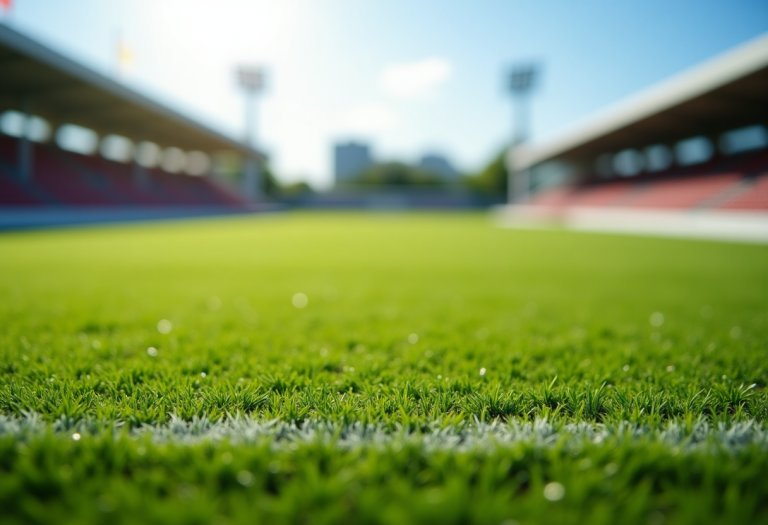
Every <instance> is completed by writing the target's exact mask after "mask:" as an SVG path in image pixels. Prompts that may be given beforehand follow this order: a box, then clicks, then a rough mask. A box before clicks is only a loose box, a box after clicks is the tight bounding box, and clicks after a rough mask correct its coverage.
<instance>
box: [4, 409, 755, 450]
mask: <svg viewBox="0 0 768 525" xmlns="http://www.w3.org/2000/svg"><path fill="white" fill-rule="evenodd" d="M110 433H111V434H113V436H114V437H115V438H118V439H124V438H127V439H150V440H151V441H153V442H155V443H176V444H188V445H194V444H198V443H202V442H213V443H220V442H225V441H226V442H229V443H231V444H237V445H240V444H243V445H248V444H263V443H265V442H269V443H270V444H271V445H272V446H274V447H277V448H292V447H295V446H296V445H298V444H317V443H321V444H332V445H334V446H335V447H338V448H339V449H342V450H348V449H355V448H367V447H379V448H390V447H394V448H399V447H403V446H416V447H420V448H423V449H424V450H425V451H437V450H453V451H466V452H471V451H481V450H492V449H493V448H494V447H504V446H514V445H519V444H524V445H529V446H534V447H537V448H553V447H564V448H566V449H570V450H578V449H579V448H582V447H583V446H588V445H601V444H607V443H615V444H621V443H655V444H660V445H664V446H666V447H670V448H675V449H676V450H678V451H682V452H695V451H705V452H709V451H712V452H714V451H726V452H731V453H733V452H738V451H739V450H741V449H744V448H747V447H757V448H759V449H760V450H762V451H768V430H766V428H765V427H764V425H763V424H761V423H759V422H756V421H755V420H746V421H735V422H731V423H723V422H719V423H710V422H708V421H707V420H706V419H704V418H699V419H698V420H696V421H688V422H686V421H681V420H671V421H667V422H665V423H662V424H660V425H659V426H657V427H650V426H648V425H641V424H637V423H630V422H626V421H623V422H614V423H605V424H603V423H589V422H579V423H564V422H561V423H553V422H550V421H548V420H547V419H546V418H540V419H535V420H534V421H519V420H516V419H512V420H510V421H508V422H501V421H492V422H482V421H479V420H477V419H475V420H474V421H472V422H462V423H459V424H447V425H446V424H445V423H441V422H439V421H435V422H433V423H431V424H429V425H427V427H426V428H422V429H416V430H414V429H409V428H405V427H402V426H398V427H397V428H395V429H394V430H390V429H386V428H385V427H384V426H382V425H375V424H367V425H366V424H363V423H360V422H355V423H350V424H343V423H335V422H327V421H321V420H308V421H304V422H301V423H297V422H285V421H279V420H270V421H265V420H259V419H254V418H250V417H227V418H222V419H220V420H218V421H212V420H210V419H208V418H206V417H195V418H193V419H192V420H191V421H184V420H182V419H180V418H178V417H176V416H171V418H170V420H169V421H168V422H167V423H164V424H155V425H141V426H139V427H135V428H132V429H127V428H123V424H122V422H119V421H118V422H114V421H113V422H110V421H106V420H101V421H99V420H96V419H81V420H72V419H67V418H65V417H63V416H62V417H61V418H59V419H58V420H56V421H54V422H46V421H44V420H43V418H42V417H41V416H40V415H38V414H34V413H27V414H25V415H24V416H23V417H16V416H6V415H0V437H4V436H5V437H12V438H15V439H16V440H19V441H30V440H34V439H35V438H38V437H41V436H45V435H50V434H53V435H55V436H59V437H63V438H70V439H73V440H75V441H79V440H80V439H83V438H85V437H88V436H94V437H103V436H107V435H109V434H110Z"/></svg>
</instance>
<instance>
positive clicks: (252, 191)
mask: <svg viewBox="0 0 768 525" xmlns="http://www.w3.org/2000/svg"><path fill="white" fill-rule="evenodd" d="M0 77H2V79H3V81H2V82H1V83H0V131H2V134H0V227H3V226H6V227H18V226H24V225H31V226H33V225H37V224H51V223H59V222H60V223H72V222H102V221H109V220H128V219H141V218H157V217H168V216H173V217H176V216H188V215H192V216H194V215H209V214H218V213H231V212H247V211H253V210H257V209H262V208H264V207H265V206H266V205H264V204H263V203H259V199H258V192H257V191H256V190H257V187H256V184H257V181H255V180H250V181H249V182H250V183H251V184H252V185H254V187H253V188H244V187H243V186H242V185H237V184H236V183H235V182H231V181H230V182H227V181H226V180H224V179H223V178H221V177H218V176H216V175H215V174H214V167H213V162H212V159H214V158H215V156H216V155H225V156H227V158H230V159H232V158H234V159H236V163H235V165H236V166H238V165H246V164H247V163H248V162H251V163H253V164H258V163H261V162H263V161H264V160H265V157H264V155H263V154H262V153H260V152H259V151H257V150H255V149H253V148H251V147H249V146H247V145H246V144H244V143H242V142H239V141H236V140H233V139H231V138H229V137H227V136H224V135H222V134H220V133H218V132H217V131H215V130H212V129H210V128H208V127H206V126H204V125H202V124H200V123H198V122H195V121H194V120H192V119H190V118H188V117H187V116H185V115H183V114H181V113H179V112H177V111H174V110H172V109H170V108H168V107H166V106H164V105H162V104H160V103H158V102H156V101H154V100H152V99H150V98H148V97H146V96H144V95H142V94H140V93H138V92H136V91H135V90H132V89H130V88H128V87H126V86H125V85H123V84H121V83H119V82H117V81H115V80H113V79H111V78H108V77H106V76H104V75H102V74H100V73H98V72H96V71H94V70H92V69H89V68H87V67H85V66H84V65H82V64H80V63H77V62H75V61H73V60H71V59H69V58H67V57H65V56H63V55H61V54H60V53H58V52H56V51H54V50H52V49H50V48H49V47H46V46H44V45H42V44H41V43H39V42H36V41H34V40H33V39H31V38H29V37H27V36H25V35H23V34H21V33H19V32H17V31H15V30H13V29H11V28H9V27H7V26H5V25H2V24H0ZM238 159H239V161H238ZM253 164H251V165H253Z"/></svg>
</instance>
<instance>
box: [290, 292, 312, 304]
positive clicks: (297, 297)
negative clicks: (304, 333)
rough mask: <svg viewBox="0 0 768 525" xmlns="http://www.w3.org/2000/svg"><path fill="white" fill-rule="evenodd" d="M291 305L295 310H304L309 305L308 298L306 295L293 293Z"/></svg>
mask: <svg viewBox="0 0 768 525" xmlns="http://www.w3.org/2000/svg"><path fill="white" fill-rule="evenodd" d="M291 303H293V306H294V307H296V308H304V307H306V306H307V304H309V298H308V297H307V296H306V294H303V293H301V292H299V293H295V294H293V297H292V298H291Z"/></svg>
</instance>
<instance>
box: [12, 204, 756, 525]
mask: <svg viewBox="0 0 768 525" xmlns="http://www.w3.org/2000/svg"><path fill="white" fill-rule="evenodd" d="M766 291H768V247H766V246H756V245H745V244H729V243H714V242H703V241H681V240H672V239H652V238H641V237H621V236H606V235H588V234H576V233H569V232H559V231H513V230H502V229H497V228H494V227H493V225H492V224H491V222H490V220H489V219H488V217H487V216H485V215H482V214H366V213H342V214H309V213H306V214H305V213H293V214H284V215H278V216H272V217H261V218H248V219H225V220H208V221H193V222H186V223H166V224H154V225H139V226H119V227H105V228H85V229H71V230H58V231H37V232H25V233H5V234H3V235H2V236H0V326H2V329H1V330H0V345H1V346H0V518H2V521H3V522H4V523H27V522H40V523H51V522H57V523H83V522H94V523H95V522H104V523H150V522H157V523H160V522H163V523H174V522H178V523H211V522H216V523H252V522H264V523H340V522H347V523H438V522H439V523H495V524H500V523H508V524H512V523H513V522H517V523H520V524H526V523H583V522H586V521H590V522H593V523H606V524H608V523H652V524H657V525H660V524H661V523H718V522H720V523H736V522H768V478H767V477H766V476H765V475H764V473H765V472H767V471H768V437H767V436H766V431H765V429H764V422H765V420H766V417H767V416H768V394H767V393H766V390H765V385H766V378H767V377H768V359H767V358H768V345H767V344H766V343H767V341H768V293H766ZM302 294H303V295H302ZM305 303H306V304H305ZM297 306H299V307H297ZM73 436H76V437H77V438H78V439H73Z"/></svg>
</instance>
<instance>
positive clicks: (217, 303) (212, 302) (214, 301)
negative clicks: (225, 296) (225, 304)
mask: <svg viewBox="0 0 768 525" xmlns="http://www.w3.org/2000/svg"><path fill="white" fill-rule="evenodd" d="M206 304H207V305H208V309H209V310H210V311H211V312H215V311H216V310H218V309H219V308H221V299H219V298H218V297H216V296H215V295H212V296H211V297H209V298H208V300H207V301H206Z"/></svg>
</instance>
